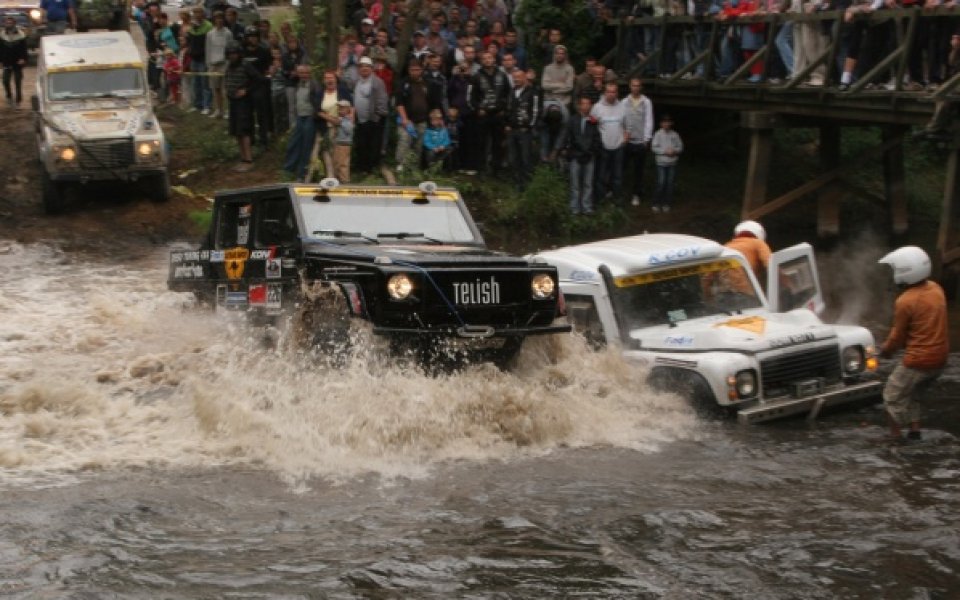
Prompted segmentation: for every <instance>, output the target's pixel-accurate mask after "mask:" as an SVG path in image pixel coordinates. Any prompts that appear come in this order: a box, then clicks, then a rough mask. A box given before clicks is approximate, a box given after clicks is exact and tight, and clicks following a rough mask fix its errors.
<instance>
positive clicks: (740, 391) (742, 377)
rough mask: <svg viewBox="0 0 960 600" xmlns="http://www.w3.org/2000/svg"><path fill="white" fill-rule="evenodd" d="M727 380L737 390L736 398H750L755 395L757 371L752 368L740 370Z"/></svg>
mask: <svg viewBox="0 0 960 600" xmlns="http://www.w3.org/2000/svg"><path fill="white" fill-rule="evenodd" d="M730 379H732V381H728V383H730V384H731V386H732V387H733V389H734V390H735V391H736V392H737V397H738V398H752V397H754V396H756V395H757V373H756V371H754V370H753V369H747V370H746V371H740V372H739V373H737V374H736V376H734V377H731V378H730Z"/></svg>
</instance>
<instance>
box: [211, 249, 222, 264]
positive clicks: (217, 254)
mask: <svg viewBox="0 0 960 600" xmlns="http://www.w3.org/2000/svg"><path fill="white" fill-rule="evenodd" d="M223 257H224V252H223V250H211V251H210V262H212V263H222V262H223V260H224V258H223Z"/></svg>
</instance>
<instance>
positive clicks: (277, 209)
mask: <svg viewBox="0 0 960 600" xmlns="http://www.w3.org/2000/svg"><path fill="white" fill-rule="evenodd" d="M256 231H257V237H256V242H255V244H256V246H258V247H260V248H265V247H268V246H289V245H291V244H293V243H294V242H296V241H297V223H296V220H295V218H294V215H293V206H292V205H291V204H290V199H289V198H288V197H287V196H283V197H281V198H267V199H265V200H261V201H259V202H258V203H257V227H256Z"/></svg>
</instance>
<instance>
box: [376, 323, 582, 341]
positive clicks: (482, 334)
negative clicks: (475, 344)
mask: <svg viewBox="0 0 960 600" xmlns="http://www.w3.org/2000/svg"><path fill="white" fill-rule="evenodd" d="M571 330H572V327H571V326H570V325H545V326H543V327H511V328H509V329H507V328H503V329H497V328H495V327H489V328H486V330H484V328H483V327H482V326H473V327H470V328H468V329H465V328H462V327H460V328H443V329H440V328H438V329H425V328H406V327H374V328H373V333H375V334H377V335H386V336H419V337H447V338H461V339H486V338H508V337H526V336H528V335H546V334H551V333H569V332H570V331H571Z"/></svg>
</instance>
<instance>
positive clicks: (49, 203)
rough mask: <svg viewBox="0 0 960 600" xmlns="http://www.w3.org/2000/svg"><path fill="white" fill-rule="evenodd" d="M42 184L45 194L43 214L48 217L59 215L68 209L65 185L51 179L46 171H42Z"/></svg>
mask: <svg viewBox="0 0 960 600" xmlns="http://www.w3.org/2000/svg"><path fill="white" fill-rule="evenodd" d="M40 183H41V189H42V193H43V212H45V213H46V214H48V215H59V214H60V213H62V212H63V211H64V209H65V208H66V207H67V195H66V193H65V192H66V190H65V189H64V188H65V184H63V183H58V182H56V181H53V180H52V179H50V175H49V173H47V172H46V171H41V175H40Z"/></svg>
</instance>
